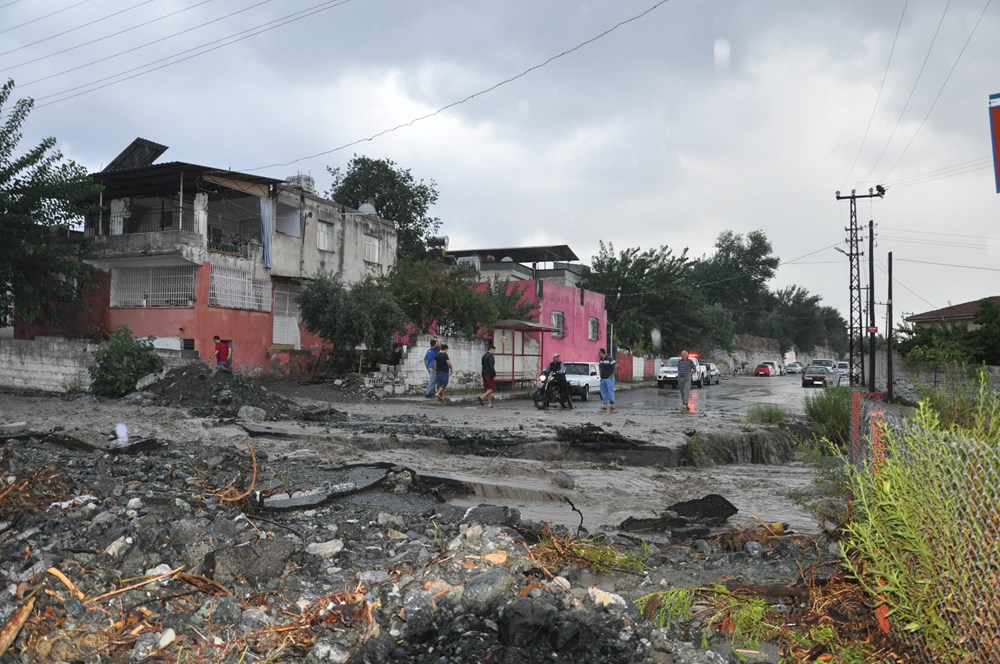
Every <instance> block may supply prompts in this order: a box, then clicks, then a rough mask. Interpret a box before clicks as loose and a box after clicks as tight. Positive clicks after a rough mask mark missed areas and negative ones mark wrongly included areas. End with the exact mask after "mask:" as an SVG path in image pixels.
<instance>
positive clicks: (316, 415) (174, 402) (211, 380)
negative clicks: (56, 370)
mask: <svg viewBox="0 0 1000 664" xmlns="http://www.w3.org/2000/svg"><path fill="white" fill-rule="evenodd" d="M139 386H140V388H139V390H138V391H136V392H133V393H132V394H130V395H127V396H126V397H125V398H124V399H123V401H124V403H126V404H142V405H154V406H171V407H175V408H183V409H185V410H187V411H188V412H189V413H191V414H192V415H194V416H197V417H221V418H233V417H237V416H239V417H242V418H244V419H268V420H278V419H303V420H310V421H331V420H343V419H346V415H344V414H343V413H339V412H338V411H336V410H334V409H332V408H330V407H327V406H315V405H314V406H308V407H304V406H299V405H298V404H296V403H294V402H292V401H290V400H289V399H286V398H284V397H281V396H278V395H276V394H273V393H271V392H270V391H268V389H267V388H266V387H264V386H263V385H260V384H259V383H256V382H254V381H251V380H248V379H246V378H245V377H243V376H242V375H240V374H238V373H233V372H232V371H229V370H227V369H218V368H216V367H210V366H208V365H206V364H202V363H193V364H189V365H186V366H183V367H177V368H175V369H171V370H170V371H167V372H166V373H164V374H162V375H160V376H154V377H150V378H149V379H148V380H147V379H143V380H142V381H140V382H139ZM244 408H252V409H259V411H250V413H251V414H252V415H255V416H253V417H247V414H248V411H244V412H243V414H242V415H241V414H240V410H241V409H244ZM260 411H262V413H261V412H260Z"/></svg>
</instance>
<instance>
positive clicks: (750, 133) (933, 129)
mask: <svg viewBox="0 0 1000 664" xmlns="http://www.w3.org/2000/svg"><path fill="white" fill-rule="evenodd" d="M997 4H998V5H1000V3H997ZM984 10H985V12H984ZM644 12H646V13H645V15H643V16H641V17H638V16H639V15H640V14H643V13H644ZM636 17H638V18H636ZM296 18H298V19H299V20H294V19H296ZM633 18H634V19H635V20H630V19H633ZM143 24H145V25H143ZM616 26H617V27H616ZM609 30H610V32H608V31H609ZM897 30H898V37H897ZM604 33H606V34H604ZM970 36H971V37H970ZM585 42H589V43H585ZM208 49H214V50H211V51H209V50H208ZM573 49H575V50H573ZM568 51H569V52H568ZM561 54H562V55H561ZM553 58H554V59H553ZM154 68H155V70H154ZM528 70H530V71H528ZM525 72H527V73H525ZM521 74H524V75H523V76H521ZM7 78H13V79H14V80H15V82H16V83H17V89H16V90H15V96H16V97H28V96H30V97H32V98H34V99H35V100H36V110H34V111H33V112H32V114H31V116H30V118H29V121H28V123H27V125H26V126H25V128H24V130H25V131H24V138H23V141H22V143H21V150H22V151H24V150H27V149H28V148H29V147H32V146H34V145H35V144H37V142H38V141H39V140H40V139H41V138H43V137H46V136H54V137H56V138H57V139H58V141H59V145H60V147H61V148H62V150H63V152H64V153H65V154H66V156H67V157H70V158H72V159H74V160H75V161H77V162H79V163H81V164H83V165H84V166H86V167H87V168H88V169H90V170H92V171H96V170H100V169H101V168H102V167H103V165H104V164H106V163H107V162H109V161H110V160H111V159H112V158H114V156H115V155H116V154H118V152H120V151H121V150H122V149H123V148H124V147H125V146H126V145H128V143H130V142H131V141H132V140H133V139H135V138H136V137H137V136H141V137H143V138H147V139H150V140H152V141H156V142H159V143H162V144H164V145H168V146H170V149H169V150H168V151H167V152H166V153H165V154H164V155H163V156H162V157H161V158H160V160H161V161H174V160H176V161H187V162H193V163H197V164H202V165H206V166H213V167H221V168H231V169H233V170H238V171H246V172H252V173H256V174H260V175H267V176H271V177H276V178H284V177H286V176H289V175H294V174H296V173H306V174H310V175H312V176H313V177H314V178H315V179H316V183H317V189H318V190H319V192H321V193H325V192H327V191H328V190H329V186H330V177H329V176H328V174H327V172H326V167H327V166H328V165H329V166H335V167H336V166H341V167H343V166H345V165H346V164H347V162H348V161H349V160H350V158H351V157H352V156H353V155H354V154H359V155H366V156H369V157H373V158H389V159H392V160H393V161H395V162H396V163H397V164H399V165H400V166H402V167H404V168H408V169H410V170H411V172H412V174H413V175H414V176H415V177H416V178H418V179H425V180H434V181H435V182H436V183H437V189H438V191H439V193H440V199H439V201H438V204H437V205H436V206H435V208H434V209H433V210H432V214H433V215H434V216H437V217H439V218H440V219H441V221H442V228H441V232H442V233H443V234H445V235H448V236H449V237H450V240H451V247H452V248H454V249H465V248H485V247H505V246H530V245H540V244H563V243H565V244H568V245H570V246H571V247H572V248H573V250H574V251H575V252H576V253H577V255H578V256H579V257H580V258H581V260H582V261H583V262H584V263H589V262H590V260H591V257H592V256H593V255H594V254H595V253H596V252H597V250H598V248H599V242H600V241H602V240H603V241H605V242H613V243H614V246H615V248H616V249H625V248H628V247H642V248H650V247H657V246H660V245H667V246H669V247H670V248H671V249H673V250H674V252H675V253H680V252H681V251H683V250H684V249H685V248H687V249H688V253H689V255H690V256H692V257H701V256H703V255H706V254H710V253H711V252H712V248H713V244H714V242H715V240H716V238H717V237H718V235H719V233H721V232H722V231H724V230H727V229H730V230H733V231H735V232H737V233H747V232H750V231H753V230H757V229H760V230H763V231H764V233H765V234H766V235H767V237H768V238H769V239H770V241H771V243H772V245H773V247H774V250H775V253H776V254H777V255H778V256H779V257H780V258H781V259H782V260H784V261H788V262H787V263H786V264H783V265H782V267H781V268H780V269H779V271H778V274H777V277H776V278H775V280H774V281H773V282H772V283H771V284H769V285H770V287H771V288H772V289H777V288H782V287H785V286H789V285H792V284H796V285H799V286H802V287H804V288H806V289H808V290H809V291H810V292H811V293H815V294H818V295H820V296H822V298H823V303H824V304H828V305H831V306H834V307H837V308H838V309H839V310H840V311H841V312H842V313H843V315H844V317H845V319H846V318H847V317H848V307H849V295H848V284H849V271H848V262H847V258H846V257H845V256H844V255H842V254H840V253H838V252H837V251H835V249H834V247H835V246H838V247H840V248H843V249H846V247H847V245H846V243H845V242H844V240H845V238H846V235H847V234H846V231H845V227H846V226H847V225H848V223H849V203H848V202H847V201H841V202H838V201H837V200H836V199H835V194H834V192H835V191H837V190H840V191H841V192H842V193H843V194H847V193H848V192H849V191H850V190H851V189H852V188H856V189H857V190H858V192H859V193H866V192H867V191H868V188H869V187H872V186H874V185H875V184H877V183H882V184H884V185H885V186H886V188H887V190H888V192H887V194H886V196H885V198H884V199H883V200H878V199H875V200H874V201H869V200H867V199H866V200H862V201H859V202H858V206H857V209H858V219H859V221H860V222H862V223H863V224H864V225H865V227H866V228H867V222H868V220H869V219H875V221H876V224H877V228H876V240H877V246H876V248H875V252H874V254H875V258H876V270H875V282H876V283H875V289H876V290H875V292H876V300H877V301H878V302H879V303H884V302H885V301H886V282H887V275H886V272H885V269H886V267H887V254H888V252H890V251H892V252H893V256H894V261H895V264H894V272H895V277H896V285H895V288H894V294H893V295H894V308H895V311H896V313H897V316H898V315H899V314H900V312H905V313H919V312H924V311H928V310H931V309H936V308H939V307H945V306H948V305H949V304H959V303H961V302H965V301H969V300H973V299H977V298H980V297H985V296H989V295H1000V231H998V230H997V222H998V221H1000V195H998V194H997V193H996V185H995V180H994V172H993V168H992V151H991V147H990V125H989V116H988V111H987V108H988V101H989V95H990V94H992V93H998V92H1000V6H990V2H989V1H988V0H950V1H945V0H938V1H931V0H911V1H910V2H906V1H905V0H878V1H877V2H873V1H872V0H838V1H837V2H830V1H829V0H817V1H812V0H754V1H752V2H751V1H743V2H734V1H725V0H716V1H715V2H706V1H703V0H702V1H698V0H670V1H668V2H660V1H658V0H644V1H641V2H640V1H633V0H614V1H612V0H606V1H604V2H579V1H575V0H573V1H571V0H483V1H475V0H424V1H423V2H414V1H413V0H408V1H404V0H336V1H332V2H330V1H327V2H323V1H322V0H267V1H261V0H82V1H81V0H0V79H3V80H6V79H7ZM510 79H514V80H510ZM505 81H509V82H506V83H505ZM883 81H884V84H883ZM499 84H502V85H499ZM498 85H499V87H496V88H495V89H492V90H490V88H494V86H498ZM102 86H103V87H102ZM477 93H481V94H478V95H477ZM470 95H476V96H474V97H473V98H472V99H469V100H468V101H464V103H458V104H457V105H452V104H455V103H456V102H462V100H464V99H466V98H468V97H469V96H470ZM876 102H877V104H876ZM449 105H452V106H450V107H449V108H447V109H445V110H443V111H441V112H440V113H436V114H434V113H435V112H436V111H438V110H439V109H442V108H444V107H446V106H449ZM429 114H434V115H432V116H431V117H425V116H428V115H429ZM419 118H424V119H419ZM418 119H419V120H418ZM415 120H417V121H415ZM413 121H415V122H413ZM411 122H412V123H411ZM401 125H403V126H401ZM400 126H401V127H400ZM395 127H400V128H398V129H395V130H394V131H388V132H387V131H386V130H392V129H393V128H395ZM382 132H384V133H382ZM380 133H381V135H378V134H380ZM376 135H378V136H376ZM366 139H371V140H366ZM358 141H360V142H358ZM355 142H358V143H356V144H355ZM343 146H347V147H343ZM320 153H325V154H320ZM312 155H320V156H312ZM855 160H856V163H855ZM866 244H867V243H866ZM864 250H865V252H866V258H865V260H867V246H865V247H864ZM935 263H943V264H947V265H938V264H935ZM862 272H863V277H862V280H863V282H864V283H865V284H866V285H867V281H868V277H867V264H865V267H864V270H863V271H862ZM877 312H878V317H879V319H880V329H881V328H882V327H883V324H884V315H885V308H884V306H881V305H880V306H879V307H878V308H877Z"/></svg>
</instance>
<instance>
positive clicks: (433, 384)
mask: <svg viewBox="0 0 1000 664" xmlns="http://www.w3.org/2000/svg"><path fill="white" fill-rule="evenodd" d="M440 351H441V349H440V348H438V340H437V339H431V347H430V348H428V349H427V352H426V353H424V366H425V367H427V391H426V392H424V396H425V397H427V398H428V399H430V398H431V397H433V396H434V395H435V394H437V365H436V364H435V363H434V358H436V357H437V354H438V353H439V352H440Z"/></svg>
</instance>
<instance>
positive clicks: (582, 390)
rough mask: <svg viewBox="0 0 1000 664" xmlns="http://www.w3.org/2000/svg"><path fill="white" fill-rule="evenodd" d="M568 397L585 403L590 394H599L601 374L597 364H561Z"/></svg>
mask: <svg viewBox="0 0 1000 664" xmlns="http://www.w3.org/2000/svg"><path fill="white" fill-rule="evenodd" d="M563 366H564V367H566V382H567V383H569V393H570V396H575V397H580V399H581V400H582V401H586V400H587V399H588V398H589V397H590V393H591V392H597V393H598V394H600V392H601V374H600V372H599V371H598V370H597V362H563Z"/></svg>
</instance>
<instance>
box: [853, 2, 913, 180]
mask: <svg viewBox="0 0 1000 664" xmlns="http://www.w3.org/2000/svg"><path fill="white" fill-rule="evenodd" d="M909 4H910V0H906V2H904V3H903V11H902V12H900V14H899V23H898V24H896V34H895V36H894V37H893V38H892V47H891V48H890V49H889V59H888V60H887V61H886V63H885V71H884V72H882V83H881V84H879V86H878V95H876V96H875V105H874V106H872V114H871V115H870V116H868V126H867V127H865V135H864V136H862V137H861V145H860V146H859V147H858V153H857V154H856V155H854V162H853V163H852V164H851V170H850V171H848V173H847V177H846V178H844V181H843V182H842V183H841V185H840V188H841V189H843V188H844V187H845V186H847V181H848V180H850V179H851V176H852V175H854V167H855V166H857V165H858V159H859V158H860V157H861V151H862V150H864V149H865V141H867V140H868V132H869V131H870V130H871V128H872V120H874V119H875V111H876V110H878V103H879V101H881V99H882V90H883V89H884V88H885V79H886V77H888V76H889V65H891V64H892V54H893V53H894V52H895V51H896V40H898V39H899V29H900V28H901V27H902V26H903V17H904V16H906V8H907V6H909Z"/></svg>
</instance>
